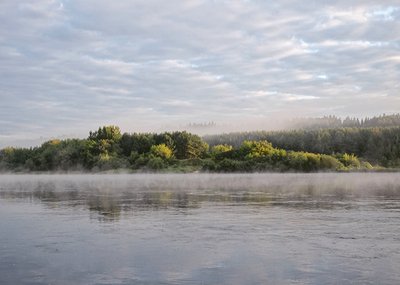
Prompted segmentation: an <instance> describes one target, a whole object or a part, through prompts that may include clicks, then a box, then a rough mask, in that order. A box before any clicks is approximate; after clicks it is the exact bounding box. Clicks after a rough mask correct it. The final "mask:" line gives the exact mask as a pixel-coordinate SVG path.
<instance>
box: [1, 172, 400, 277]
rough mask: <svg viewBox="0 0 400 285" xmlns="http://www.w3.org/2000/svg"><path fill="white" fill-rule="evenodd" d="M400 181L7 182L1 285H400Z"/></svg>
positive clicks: (17, 178)
mask: <svg viewBox="0 0 400 285" xmlns="http://www.w3.org/2000/svg"><path fill="white" fill-rule="evenodd" d="M399 231H400V175H399V174H246V175H245V174H243V175H206V174H193V175H36V176H34V175H0V284H400V270H399V268H400V232H399Z"/></svg>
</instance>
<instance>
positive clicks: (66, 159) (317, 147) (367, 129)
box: [0, 114, 400, 173]
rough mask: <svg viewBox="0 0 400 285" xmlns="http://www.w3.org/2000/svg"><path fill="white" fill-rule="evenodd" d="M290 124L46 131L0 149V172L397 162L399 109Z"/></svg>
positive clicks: (349, 166)
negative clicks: (52, 135)
mask: <svg viewBox="0 0 400 285" xmlns="http://www.w3.org/2000/svg"><path fill="white" fill-rule="evenodd" d="M298 124H299V125H298V129H293V130H287V131H270V132H268V131H254V132H239V133H229V134H220V135H208V136H204V137H200V136H198V135H196V134H192V133H189V132H186V131H175V132H164V133H158V134H157V133H122V132H121V130H120V129H119V127H117V126H104V127H100V128H99V129H98V130H96V131H90V132H89V136H88V137H87V138H86V139H64V140H58V139H53V140H50V141H47V142H45V143H43V144H42V145H41V146H38V147H31V148H15V147H6V148H3V149H1V150H0V172H3V173H4V172H17V173H27V172H30V173H45V172H63V173H67V172H95V173H104V172H129V173H135V172H139V173H142V172H171V173H179V172H184V173H192V172H228V173H229V172H236V173H240V172H363V171H368V172H370V171H375V172H376V171H397V170H399V169H400V127H399V125H400V115H399V114H397V115H383V116H379V117H374V118H370V119H365V120H361V121H360V120H359V119H356V118H346V119H345V120H341V119H338V118H336V117H334V116H329V117H323V118H319V119H308V120H302V121H301V120H300V121H299V122H298Z"/></svg>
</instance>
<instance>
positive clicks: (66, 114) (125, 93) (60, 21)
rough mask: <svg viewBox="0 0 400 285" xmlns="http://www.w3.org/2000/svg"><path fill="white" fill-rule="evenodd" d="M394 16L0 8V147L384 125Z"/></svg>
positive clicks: (282, 5) (293, 4)
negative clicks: (162, 133)
mask: <svg viewBox="0 0 400 285" xmlns="http://www.w3.org/2000/svg"><path fill="white" fill-rule="evenodd" d="M396 2H397V1H390V0H382V1H373V0H363V1H361V0H353V1H350V2H349V1H344V0H343V1H342V0H339V1H335V3H334V4H333V3H332V2H331V1H310V2H307V3H305V2H304V1H289V0H282V1H261V0H259V1H256V0H247V1H240V0H237V1H222V0H221V1H212V0H194V1H178V0H174V1H159V0H149V1H142V0H140V1H139V0H136V1H114V2H111V1H106V0H96V1H95V0H85V1H77V0H68V1H67V0H64V1H61V0H38V1H35V4H34V5H33V4H29V3H27V2H26V1H15V0H13V1H11V0H4V1H2V2H1V3H0V17H1V18H2V25H1V26H0V86H1V88H0V99H1V104H0V111H1V113H0V145H5V144H7V142H11V141H15V140H16V139H19V140H20V139H24V134H25V135H26V138H31V137H32V136H36V137H40V136H44V137H49V136H52V135H53V134H60V135H61V134H70V133H74V134H75V135H77V136H84V135H86V133H87V131H88V129H90V128H95V127H97V126H98V125H101V124H105V123H113V124H119V125H121V127H123V128H124V130H126V131H137V130H158V129H159V128H160V125H165V124H166V123H171V124H176V125H179V124H185V123H188V122H199V121H200V122H203V121H211V120H214V121H217V122H220V123H221V124H224V123H226V122H230V121H232V120H234V119H235V118H236V117H237V118H240V119H239V120H241V121H243V120H246V118H248V119H249V120H251V119H253V118H264V117H265V116H282V115H287V114H293V115H312V116H319V115H324V114H327V113H329V114H336V115H356V116H367V115H368V116H369V115H374V114H379V113H383V112H386V113H390V112H396V111H398V109H399V108H400V101H399V99H398V98H399V96H398V95H399V94H398V87H399V84H400V82H399V79H398V78H400V76H399V75H400V74H399V72H400V58H399V53H398V52H399V46H400V33H399V31H400V26H399V25H400V24H399V22H400V6H399V5H398V3H396ZM360 102H362V104H360ZM260 125H262V122H261V123H260Z"/></svg>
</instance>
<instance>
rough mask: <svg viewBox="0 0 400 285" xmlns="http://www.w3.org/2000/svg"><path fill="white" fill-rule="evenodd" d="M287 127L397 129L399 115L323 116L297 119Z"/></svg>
mask: <svg viewBox="0 0 400 285" xmlns="http://www.w3.org/2000/svg"><path fill="white" fill-rule="evenodd" d="M288 125H289V126H290V129H304V130H316V129H335V128H373V127H379V128H380V127H398V126H400V114H393V115H385V114H383V115H380V116H376V117H372V118H369V117H366V118H364V119H359V118H351V117H346V118H345V119H341V118H339V117H336V116H325V117H321V118H297V119H293V120H291V121H290V122H289V123H288Z"/></svg>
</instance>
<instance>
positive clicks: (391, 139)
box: [204, 127, 400, 168]
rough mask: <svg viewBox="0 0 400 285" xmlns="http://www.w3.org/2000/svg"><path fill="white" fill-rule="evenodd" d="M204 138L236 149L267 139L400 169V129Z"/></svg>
mask: <svg viewBox="0 0 400 285" xmlns="http://www.w3.org/2000/svg"><path fill="white" fill-rule="evenodd" d="M204 139H205V141H206V142H207V143H208V144H209V145H210V146H214V145H220V144H228V145H232V146H234V147H238V146H240V145H241V144H242V143H243V142H244V141H248V140H251V141H262V140H267V141H269V142H271V143H272V144H273V145H274V146H275V147H278V148H282V149H286V150H294V151H306V152H312V153H321V154H328V155H336V154H341V153H349V154H354V155H356V156H357V157H360V158H362V159H364V160H366V161H369V162H371V163H372V164H377V165H380V166H383V167H393V168H396V167H397V168H398V167H400V127H392V128H382V127H380V128H337V129H319V130H293V131H273V132H267V131H259V132H240V133H230V134H222V135H211V136H206V137H204Z"/></svg>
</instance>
